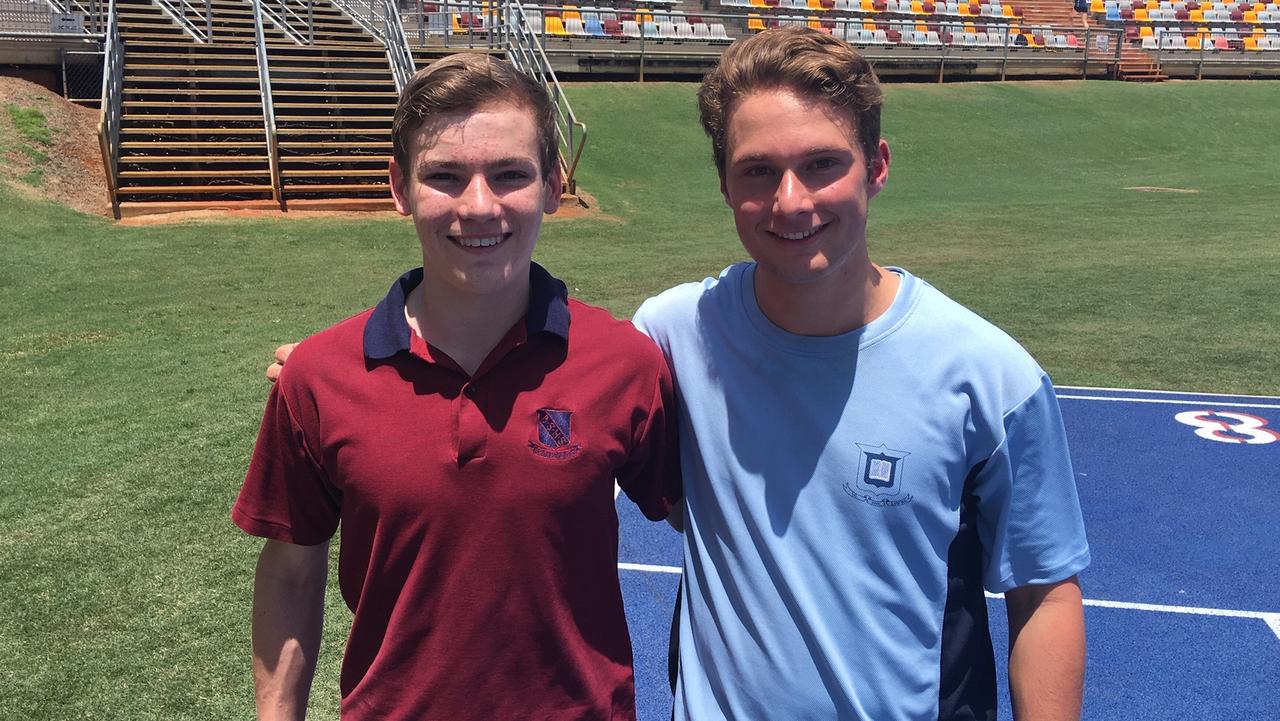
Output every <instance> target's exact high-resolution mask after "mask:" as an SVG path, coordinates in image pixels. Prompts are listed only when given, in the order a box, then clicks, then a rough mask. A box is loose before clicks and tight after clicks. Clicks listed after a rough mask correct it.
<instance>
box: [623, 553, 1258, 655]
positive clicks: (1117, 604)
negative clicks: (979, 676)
mask: <svg viewBox="0 0 1280 721" xmlns="http://www.w3.org/2000/svg"><path fill="white" fill-rule="evenodd" d="M618 570H621V571H646V572H648V573H671V574H675V575H680V573H681V569H680V567H679V566H654V565H650V564H646V563H619V564H618ZM986 596H987V598H999V599H1001V600H1003V599H1004V594H1003V593H986ZM1084 605H1086V606H1098V607H1100V608H1119V609H1124V610H1126V611H1153V612H1155V613H1181V614H1186V615H1190V616H1218V617H1225V618H1256V619H1259V620H1261V621H1263V622H1264V623H1266V624H1267V627H1268V628H1270V629H1271V632H1272V633H1274V634H1275V635H1276V638H1277V639H1280V612H1268V611H1238V610H1235V609H1231V608H1203V607H1199V606H1168V605H1165V604H1160V603H1132V602H1129V601H1104V600H1101V599H1093V598H1086V599H1085V600H1084Z"/></svg>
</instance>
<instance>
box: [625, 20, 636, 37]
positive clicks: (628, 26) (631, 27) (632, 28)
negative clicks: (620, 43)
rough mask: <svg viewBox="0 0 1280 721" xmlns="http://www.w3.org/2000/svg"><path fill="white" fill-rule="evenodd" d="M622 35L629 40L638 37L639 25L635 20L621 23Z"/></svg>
mask: <svg viewBox="0 0 1280 721" xmlns="http://www.w3.org/2000/svg"><path fill="white" fill-rule="evenodd" d="M622 34H623V35H624V36H626V37H629V38H638V37H640V24H639V23H637V22H636V21H635V20H623V21H622Z"/></svg>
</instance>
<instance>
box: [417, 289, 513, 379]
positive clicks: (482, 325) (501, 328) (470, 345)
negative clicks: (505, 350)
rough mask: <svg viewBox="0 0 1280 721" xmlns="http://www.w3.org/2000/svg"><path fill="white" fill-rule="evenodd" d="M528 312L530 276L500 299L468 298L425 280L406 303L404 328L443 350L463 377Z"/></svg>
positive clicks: (508, 290)
mask: <svg viewBox="0 0 1280 721" xmlns="http://www.w3.org/2000/svg"><path fill="white" fill-rule="evenodd" d="M528 310H529V276H528V273H525V275H524V276H523V282H520V283H512V284H511V285H510V287H508V288H504V289H503V292H502V293H501V294H487V295H467V294H462V293H458V292H456V291H454V290H453V289H450V288H441V287H438V286H435V285H432V284H430V283H428V282H427V279H426V278H424V279H423V282H422V283H419V284H418V287H416V288H414V289H413V291H412V292H411V293H409V297H408V298H406V299H405V316H406V318H407V319H408V321H409V327H410V328H412V329H413V330H414V332H415V333H417V334H418V335H419V336H421V337H422V339H423V340H425V341H427V342H428V343H430V344H431V345H432V346H435V347H436V348H439V349H440V350H442V351H444V352H445V353H447V354H448V355H449V357H450V358H452V359H453V360H454V361H455V362H456V363H457V364H458V365H459V366H461V367H462V369H463V370H465V371H466V372H467V373H468V374H475V372H476V370H478V369H479V367H480V364H481V363H483V362H484V359H485V358H486V357H487V356H488V355H489V353H490V351H492V350H493V348H494V347H495V346H496V345H498V342H499V341H501V340H502V338H503V336H505V335H506V334H507V331H509V330H510V329H511V326H513V325H515V324H516V322H517V321H519V320H520V319H521V318H523V317H524V316H525V314H526V313H527V312H528Z"/></svg>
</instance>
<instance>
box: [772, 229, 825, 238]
mask: <svg viewBox="0 0 1280 721" xmlns="http://www.w3.org/2000/svg"><path fill="white" fill-rule="evenodd" d="M819 230H822V228H820V227H819V228H814V229H813V230H805V231H802V232H799V233H778V235H779V236H781V237H783V238H786V239H787V240H804V239H805V238H808V237H809V236H811V235H813V234H814V233H817V232H818V231H819Z"/></svg>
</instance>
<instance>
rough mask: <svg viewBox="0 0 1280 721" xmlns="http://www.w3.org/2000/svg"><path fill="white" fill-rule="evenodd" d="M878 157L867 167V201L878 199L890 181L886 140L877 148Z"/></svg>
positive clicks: (882, 140) (882, 139)
mask: <svg viewBox="0 0 1280 721" xmlns="http://www.w3.org/2000/svg"><path fill="white" fill-rule="evenodd" d="M876 151H877V154H876V157H874V158H872V159H871V162H870V163H869V164H868V166H867V199H868V200H869V199H871V198H874V197H876V195H877V194H879V193H880V191H881V190H884V184H885V183H887V182H888V181H889V157H890V156H889V143H887V142H885V140H884V138H881V139H880V144H879V145H878V146H877V147H876Z"/></svg>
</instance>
